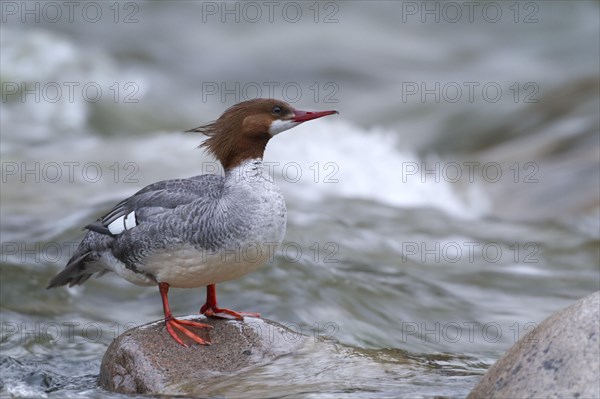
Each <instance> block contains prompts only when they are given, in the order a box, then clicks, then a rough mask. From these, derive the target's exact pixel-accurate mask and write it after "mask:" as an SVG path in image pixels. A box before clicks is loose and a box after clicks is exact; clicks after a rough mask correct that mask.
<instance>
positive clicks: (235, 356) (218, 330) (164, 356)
mask: <svg viewBox="0 0 600 399" xmlns="http://www.w3.org/2000/svg"><path fill="white" fill-rule="evenodd" d="M184 318H185V319H188V320H194V321H198V322H201V323H206V324H210V325H212V326H213V327H214V328H213V329H212V330H210V332H209V333H207V332H206V331H203V330H200V331H199V335H200V336H201V337H202V338H208V334H210V340H211V342H212V345H210V346H204V345H197V344H193V345H190V346H189V347H187V348H186V347H184V346H182V345H179V344H178V343H176V342H175V341H174V340H173V339H172V338H171V336H170V335H169V334H168V333H167V331H166V328H165V325H164V322H162V321H160V322H154V323H150V324H146V325H143V326H140V327H136V328H133V329H131V330H128V331H126V332H125V333H123V334H122V335H120V336H119V337H117V338H116V339H115V340H114V341H113V342H112V343H111V345H110V346H109V347H108V349H107V351H106V353H105V354H104V358H103V359H102V365H101V367H100V381H99V382H100V386H102V387H103V388H105V389H107V390H109V391H113V392H120V393H129V394H131V393H141V394H162V395H185V394H194V393H201V392H202V387H203V386H206V385H207V384H211V382H213V381H215V378H223V377H227V376H228V375H234V374H235V373H237V372H239V371H241V370H244V369H246V368H249V367H251V366H256V365H261V364H265V363H268V362H270V361H272V360H274V359H275V358H277V357H280V356H283V355H286V354H290V353H293V352H294V351H296V350H298V349H299V348H300V347H302V345H304V344H305V343H306V342H307V341H308V340H309V338H308V337H306V336H304V335H301V334H298V332H295V331H292V330H290V329H288V328H286V327H284V326H282V325H280V324H278V323H275V322H273V321H270V320H265V319H258V318H248V317H247V318H245V320H244V321H243V322H242V321H237V320H224V319H206V318H204V317H203V316H199V315H194V316H188V317H184ZM183 339H184V341H185V340H187V339H188V338H187V337H185V338H183ZM186 343H188V344H191V341H187V342H186Z"/></svg>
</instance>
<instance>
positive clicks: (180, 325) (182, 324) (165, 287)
mask: <svg viewBox="0 0 600 399" xmlns="http://www.w3.org/2000/svg"><path fill="white" fill-rule="evenodd" d="M158 289H159V290H160V297H161V298H162V303H163V310H164V312H165V326H166V327H167V331H168V332H169V334H170V335H171V337H173V339H174V340H175V341H176V342H177V343H179V344H181V345H183V346H185V347H186V348H187V346H188V345H186V344H185V343H183V341H182V340H181V338H179V336H178V335H177V332H176V331H175V329H177V330H178V331H180V332H181V333H182V334H184V335H185V336H187V337H189V338H190V339H192V340H193V341H194V342H196V343H198V344H200V345H210V342H209V341H206V340H204V339H202V338H200V337H199V336H198V335H196V334H194V333H193V332H192V331H190V329H189V328H188V327H186V326H189V327H196V328H202V329H208V330H209V329H212V328H213V327H212V326H210V325H208V324H203V323H198V322H195V321H189V320H179V319H176V318H174V317H173V313H171V308H170V307H169V297H168V295H167V294H168V292H169V284H167V283H159V284H158Z"/></svg>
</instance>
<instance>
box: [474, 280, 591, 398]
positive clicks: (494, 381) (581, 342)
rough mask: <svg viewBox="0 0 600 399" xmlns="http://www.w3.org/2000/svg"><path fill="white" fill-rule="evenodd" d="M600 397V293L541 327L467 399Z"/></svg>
mask: <svg viewBox="0 0 600 399" xmlns="http://www.w3.org/2000/svg"><path fill="white" fill-rule="evenodd" d="M598 397H600V292H596V293H595V294H592V295H589V296H587V297H585V298H583V299H581V300H580V301H578V302H576V303H575V304H573V305H571V306H569V307H568V308H566V309H563V310H561V311H559V312H557V313H555V314H553V315H552V316H550V317H549V318H547V319H546V320H544V321H543V322H542V323H540V324H539V325H538V326H537V327H536V328H535V329H533V330H532V331H531V332H530V333H529V334H527V335H526V336H524V337H523V338H521V340H519V341H518V342H517V343H516V344H515V345H513V346H512V347H511V348H510V349H509V350H508V352H506V353H505V354H504V355H503V356H502V357H501V358H500V359H499V360H498V361H497V362H496V363H495V364H494V365H493V366H492V367H491V368H490V369H489V370H488V371H487V373H485V375H484V376H483V378H482V379H481V381H480V382H479V384H477V386H476V387H475V388H474V389H473V390H472V391H471V393H470V394H469V396H468V399H475V398H598Z"/></svg>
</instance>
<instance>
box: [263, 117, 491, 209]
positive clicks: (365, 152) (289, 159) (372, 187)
mask: <svg viewBox="0 0 600 399" xmlns="http://www.w3.org/2000/svg"><path fill="white" fill-rule="evenodd" d="M398 137H401V134H399V133H398V132H395V131H392V130H384V129H377V128H373V129H364V128H361V127H358V126H356V125H353V124H351V123H349V122H346V121H344V120H340V119H337V120H334V119H333V118H331V119H329V120H325V119H323V120H321V121H319V122H313V123H312V124H309V123H306V124H303V125H301V126H299V127H296V128H295V129H294V130H292V131H290V132H288V133H287V134H284V135H281V136H279V137H277V138H275V139H274V140H271V142H270V143H269V146H268V148H267V152H266V155H265V161H266V162H274V163H275V165H276V166H275V167H274V178H275V179H276V181H277V183H278V184H279V186H280V187H281V188H282V190H283V191H284V193H285V194H286V196H289V197H298V198H300V199H302V200H319V199H323V198H325V197H327V196H339V197H344V198H360V199H366V200H373V201H377V202H381V203H385V204H388V205H392V206H401V207H428V206H431V207H435V208H439V209H442V210H444V211H446V212H448V213H450V214H452V215H455V216H459V217H476V216H480V215H481V214H483V213H485V212H486V211H487V209H488V207H489V200H488V199H487V198H486V197H485V195H484V193H483V191H482V190H480V189H479V187H478V186H476V185H475V184H469V186H468V189H467V191H466V192H464V193H461V191H460V190H464V187H457V186H456V185H454V184H453V183H451V182H449V181H446V180H444V179H439V180H440V181H439V182H436V181H435V180H436V179H434V178H432V177H431V176H430V177H429V178H427V179H424V180H423V179H421V177H420V175H408V174H407V173H403V171H404V172H406V171H407V170H409V167H413V166H415V165H417V167H421V166H420V165H422V161H423V160H422V159H420V158H419V157H418V156H417V155H416V154H415V153H413V152H410V151H408V150H401V149H400V146H399V139H398ZM298 170H300V171H301V173H302V175H301V176H298V174H297V171H298ZM317 170H318V173H317Z"/></svg>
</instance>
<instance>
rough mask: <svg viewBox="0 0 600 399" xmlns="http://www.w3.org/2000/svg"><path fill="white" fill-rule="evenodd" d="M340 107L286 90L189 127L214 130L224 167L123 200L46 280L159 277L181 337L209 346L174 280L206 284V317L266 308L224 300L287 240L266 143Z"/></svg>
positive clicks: (168, 318)
mask: <svg viewBox="0 0 600 399" xmlns="http://www.w3.org/2000/svg"><path fill="white" fill-rule="evenodd" d="M337 113H338V112H337V111H336V110H328V111H315V112H311V111H300V110H297V109H295V108H293V107H292V106H291V105H290V104H288V103H286V102H283V101H280V100H277V99H270V98H269V99H267V98H259V99H253V100H248V101H244V102H240V103H238V104H235V105H233V106H231V107H229V108H228V109H226V110H225V112H224V113H223V114H222V115H221V116H220V117H219V118H218V119H217V120H215V121H213V122H211V123H208V124H205V125H202V126H200V127H197V128H194V129H190V130H188V132H197V133H203V134H204V135H206V136H207V138H206V140H204V142H203V143H202V144H201V145H200V147H202V148H204V149H205V151H206V152H208V153H209V154H211V155H213V156H214V157H215V158H216V159H217V160H218V161H219V162H220V163H221V165H222V166H223V170H224V175H217V174H202V175H198V176H194V177H190V178H187V179H174V180H164V181H159V182H157V183H153V184H150V185H149V186H146V187H144V188H142V189H141V190H139V191H138V192H136V193H135V194H134V195H132V196H131V197H129V198H126V199H124V200H123V201H121V202H119V203H118V204H116V205H115V206H114V207H113V208H112V209H111V210H110V211H109V212H108V213H106V214H105V215H104V216H102V217H100V218H99V219H98V220H96V221H95V222H93V223H91V224H88V225H87V226H85V227H84V230H87V232H86V234H85V236H84V238H83V239H82V241H81V243H80V244H79V246H78V247H77V248H76V250H75V251H74V253H73V255H72V257H71V258H70V259H69V261H68V262H67V265H66V266H65V268H64V269H63V270H61V271H60V272H59V273H58V274H57V275H56V276H55V277H54V278H52V279H51V280H50V282H49V284H48V287H47V288H54V287H59V286H65V285H68V286H69V287H72V286H75V285H80V284H83V283H85V282H86V281H87V280H88V279H89V278H90V277H91V276H93V275H95V276H96V277H100V276H102V275H104V274H105V273H108V272H114V273H115V274H117V275H118V276H120V277H122V278H124V279H125V280H127V281H128V282H130V283H133V284H136V285H141V286H153V285H154V286H156V285H157V286H158V289H159V292H160V296H161V299H162V305H163V312H164V322H165V327H166V330H167V332H168V333H169V335H170V336H171V337H172V338H173V339H174V340H175V341H176V342H177V343H178V344H180V345H183V346H186V347H187V346H188V345H187V344H186V343H184V341H183V340H182V338H181V337H182V336H186V337H188V338H189V339H191V340H192V341H193V342H192V343H194V342H195V343H197V344H199V345H210V344H211V342H210V337H209V338H201V337H200V336H198V334H197V333H195V332H194V330H193V329H206V330H209V329H211V328H212V326H210V325H208V324H206V323H199V322H196V321H191V320H185V319H178V318H175V317H174V316H173V313H172V311H171V308H170V306H169V299H168V292H169V288H170V287H173V288H197V287H204V286H205V287H206V302H205V303H204V305H203V306H202V307H201V308H200V313H201V314H203V315H205V316H207V317H220V318H235V319H237V320H243V318H244V317H260V315H259V314H258V313H249V312H237V311H233V310H231V309H226V308H221V307H219V306H218V304H217V294H216V284H218V283H222V282H224V281H228V280H233V279H237V278H240V277H242V276H244V275H246V274H248V273H250V272H253V271H255V270H256V269H258V268H259V267H260V266H262V265H263V264H264V263H265V262H266V261H267V259H268V258H269V256H270V255H272V254H273V251H274V249H275V248H276V247H277V246H278V245H279V244H281V242H282V241H283V238H284V235H285V231H286V223H287V209H286V205H285V200H284V198H283V195H282V193H281V191H280V189H279V188H278V187H277V186H276V185H275V184H274V183H273V180H272V178H271V177H270V175H269V173H268V171H267V170H266V169H268V168H265V167H264V164H263V155H264V152H265V149H266V146H267V143H268V142H269V140H271V139H272V138H273V137H274V136H276V135H278V134H279V133H281V132H283V131H286V130H288V129H291V128H293V127H295V126H297V125H299V124H301V123H304V122H306V121H310V120H314V119H318V118H322V117H324V116H328V115H332V114H337ZM188 341H189V340H188Z"/></svg>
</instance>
